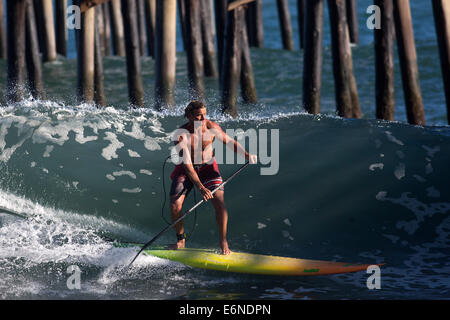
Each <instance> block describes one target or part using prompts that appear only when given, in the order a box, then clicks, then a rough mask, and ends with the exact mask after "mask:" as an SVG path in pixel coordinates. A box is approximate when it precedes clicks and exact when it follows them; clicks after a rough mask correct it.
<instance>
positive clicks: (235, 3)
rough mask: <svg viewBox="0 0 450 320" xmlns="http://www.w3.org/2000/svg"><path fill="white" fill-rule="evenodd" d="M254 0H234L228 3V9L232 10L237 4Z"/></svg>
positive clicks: (241, 4)
mask: <svg viewBox="0 0 450 320" xmlns="http://www.w3.org/2000/svg"><path fill="white" fill-rule="evenodd" d="M253 1H255V0H236V1H234V2H232V3H230V4H229V5H228V11H233V10H234V9H236V8H237V7H239V6H243V5H244V4H247V3H250V2H253Z"/></svg>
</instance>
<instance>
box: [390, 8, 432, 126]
mask: <svg viewBox="0 0 450 320" xmlns="http://www.w3.org/2000/svg"><path fill="white" fill-rule="evenodd" d="M394 21H395V32H396V35H397V47H398V55H399V59H400V68H401V72H402V83H403V92H404V97H405V105H406V114H407V118H408V123H410V124H417V125H425V114H424V110H423V101H422V93H421V91H420V84H419V69H418V66H417V54H416V45H415V43H414V32H413V27H412V19H411V9H410V5H409V0H396V1H394Z"/></svg>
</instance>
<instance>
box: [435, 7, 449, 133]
mask: <svg viewBox="0 0 450 320" xmlns="http://www.w3.org/2000/svg"><path fill="white" fill-rule="evenodd" d="M433 12H434V19H435V25H436V34H437V39H438V45H439V54H440V60H441V69H442V77H443V81H444V90H445V98H446V102H447V121H448V124H450V2H449V1H448V0H433Z"/></svg>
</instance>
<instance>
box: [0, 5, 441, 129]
mask: <svg viewBox="0 0 450 320" xmlns="http://www.w3.org/2000/svg"><path fill="white" fill-rule="evenodd" d="M274 1H275V3H274V4H275V5H276V8H277V12H278V18H279V20H278V23H279V26H280V43H281V46H282V48H283V50H289V51H294V52H299V53H300V54H302V55H303V70H298V72H299V74H302V77H303V87H302V88H299V91H301V90H302V91H303V99H302V101H301V102H300V103H302V105H303V107H304V109H305V110H306V111H307V112H309V113H311V114H318V113H320V105H321V103H320V96H321V90H322V83H321V77H322V68H323V48H322V46H323V44H322V42H323V37H324V34H323V32H324V24H325V23H329V24H330V26H331V27H330V30H331V40H332V41H331V49H332V60H333V74H334V81H335V95H336V97H335V99H336V113H337V114H338V115H339V116H341V117H345V118H361V117H362V116H363V115H362V113H361V110H360V105H359V104H360V103H359V96H358V88H357V87H358V85H357V81H356V78H355V75H354V69H353V63H354V59H355V58H354V57H353V55H352V48H353V47H354V46H357V45H358V44H359V31H358V30H359V28H358V27H359V26H358V13H357V12H358V11H357V5H358V4H357V1H356V0H327V1H325V0H297V1H296V6H297V7H296V8H290V7H289V4H292V2H289V1H287V0H274ZM430 2H431V5H432V8H433V14H434V21H435V29H436V34H437V43H436V46H437V47H438V51H439V56H440V62H441V64H440V66H441V70H442V76H443V79H442V81H443V84H444V89H445V90H444V91H445V92H443V101H444V100H445V101H446V107H447V116H448V122H449V124H450V1H446V0H430ZM5 3H6V7H5V6H4V2H3V1H0V59H7V83H6V88H7V95H6V97H7V100H8V101H14V102H17V101H20V100H21V99H23V98H24V97H25V96H26V95H28V94H31V95H32V96H34V97H35V98H37V99H45V98H46V94H45V91H44V83H45V79H43V76H42V64H43V63H52V61H55V60H56V59H65V58H66V57H67V48H68V46H67V42H68V28H67V19H68V14H73V13H68V1H67V0H6V2H5ZM263 4H264V3H263V1H262V0H73V5H75V6H78V7H79V13H80V21H81V28H80V29H78V30H76V48H77V61H78V63H77V66H78V67H77V68H78V73H77V74H78V81H77V96H78V98H79V101H80V102H86V103H94V104H96V105H97V106H99V107H102V106H106V105H107V97H106V96H105V90H104V87H105V84H104V76H103V73H104V68H103V57H105V56H109V55H115V56H119V57H124V60H125V62H126V70H127V79H128V97H129V103H130V105H131V106H133V107H144V106H147V107H154V108H156V109H158V110H161V109H164V108H171V107H173V106H174V105H175V103H176V101H175V97H174V92H175V86H176V80H175V79H176V73H175V71H176V37H177V32H176V30H177V28H176V24H177V23H181V26H180V27H181V28H180V29H181V31H182V32H181V35H180V36H181V37H182V39H183V49H184V50H185V51H186V57H187V69H188V75H187V77H188V82H189V90H190V91H189V92H190V98H192V99H198V100H204V99H205V80H204V78H205V77H208V78H211V79H216V80H217V81H218V87H219V90H220V92H219V93H218V96H220V97H221V108H222V110H223V112H224V113H227V114H229V115H231V116H232V117H237V116H238V114H239V110H238V98H239V96H241V97H242V101H243V103H248V104H254V103H257V101H258V95H257V89H258V88H257V87H256V86H255V79H254V69H253V64H252V59H251V50H252V48H262V47H263V46H264V32H263V23H264V21H263V14H262V13H263ZM373 4H374V5H375V6H377V7H378V8H379V9H380V13H381V15H380V17H379V18H380V21H379V23H380V25H381V28H379V29H377V28H375V29H374V30H373V33H374V53H375V54H374V57H375V59H374V61H373V65H374V78H375V87H374V91H375V105H376V108H375V110H374V116H375V117H376V118H378V119H384V120H388V121H392V120H395V118H394V114H395V99H394V96H395V94H394V73H395V70H397V68H395V67H396V66H395V65H394V53H395V50H396V48H397V53H398V56H399V66H398V70H399V72H400V74H401V79H402V84H403V92H404V97H405V108H406V114H407V121H408V122H409V123H410V124H414V125H425V110H424V106H423V101H422V93H421V88H420V82H419V71H418V70H419V69H418V59H417V52H416V46H415V39H414V30H413V24H412V16H411V8H410V1H409V0H374V1H373ZM325 5H327V8H328V13H329V17H325V16H324V9H325ZM293 12H294V13H295V14H296V16H295V14H294V15H293V17H294V18H295V17H296V19H297V21H292V16H291V14H292V13H293ZM177 15H178V17H179V19H177ZM5 16H6V19H5ZM327 18H328V19H327ZM326 20H327V21H326ZM178 21H179V22H178ZM6 23H8V25H7V26H6ZM292 23H297V25H298V31H299V32H298V36H297V35H295V38H296V39H299V51H296V48H294V42H293V38H294V35H293V31H292ZM395 44H397V46H395ZM143 56H148V57H151V58H152V59H153V61H154V64H155V81H154V83H153V84H148V83H143V81H142V66H141V58H142V57H143ZM149 85H151V86H154V91H153V92H154V101H155V105H153V106H148V105H146V103H145V99H144V90H146V89H148V88H146V87H148V86H149ZM185 102H186V101H183V103H185Z"/></svg>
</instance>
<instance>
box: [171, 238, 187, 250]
mask: <svg viewBox="0 0 450 320" xmlns="http://www.w3.org/2000/svg"><path fill="white" fill-rule="evenodd" d="M185 243H186V240H185V239H183V240H180V241H177V242H176V243H174V244H171V245H170V246H169V248H168V249H169V250H177V249H182V248H184V246H185Z"/></svg>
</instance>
